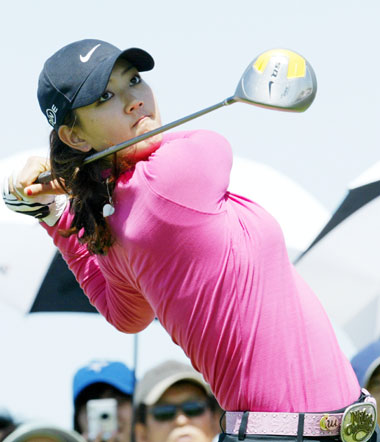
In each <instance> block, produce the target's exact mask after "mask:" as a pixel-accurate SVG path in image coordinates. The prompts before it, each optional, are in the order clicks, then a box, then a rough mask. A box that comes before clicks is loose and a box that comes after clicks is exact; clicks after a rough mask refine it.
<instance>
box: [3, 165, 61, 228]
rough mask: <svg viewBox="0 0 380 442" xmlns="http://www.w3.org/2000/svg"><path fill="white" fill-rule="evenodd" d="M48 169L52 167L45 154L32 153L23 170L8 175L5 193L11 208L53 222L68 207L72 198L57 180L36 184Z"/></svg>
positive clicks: (5, 199) (48, 222) (4, 184)
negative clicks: (39, 155)
mask: <svg viewBox="0 0 380 442" xmlns="http://www.w3.org/2000/svg"><path fill="white" fill-rule="evenodd" d="M46 170H49V163H48V161H47V160H46V159H45V158H41V157H30V158H29V159H28V161H27V163H26V165H25V166H24V167H23V168H22V170H21V171H20V172H18V173H13V174H12V175H11V176H10V177H7V178H5V180H4V183H3V189H2V196H3V200H4V203H5V205H6V206H7V207H8V209H10V210H12V211H14V212H17V213H22V214H24V215H30V216H33V217H34V218H37V219H38V220H40V221H44V222H46V224H48V225H49V226H53V225H54V224H56V222H57V221H58V220H59V218H60V216H61V215H62V213H63V211H64V210H65V207H66V204H67V201H68V199H67V195H65V194H64V191H63V189H62V188H61V186H60V185H59V183H58V182H57V181H51V182H49V183H46V184H34V182H35V180H36V179H37V178H38V176H39V175H40V174H41V173H42V172H45V171H46Z"/></svg>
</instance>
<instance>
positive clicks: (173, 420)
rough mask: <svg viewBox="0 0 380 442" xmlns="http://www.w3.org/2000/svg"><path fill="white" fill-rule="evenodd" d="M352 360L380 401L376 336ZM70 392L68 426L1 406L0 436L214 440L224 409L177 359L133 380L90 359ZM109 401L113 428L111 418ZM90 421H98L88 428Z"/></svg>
mask: <svg viewBox="0 0 380 442" xmlns="http://www.w3.org/2000/svg"><path fill="white" fill-rule="evenodd" d="M351 363H352V367H353V369H354V371H355V373H356V375H357V377H358V380H359V383H360V385H361V387H363V388H366V389H367V390H368V391H369V392H370V393H371V394H372V395H373V396H374V397H375V398H376V399H377V402H378V403H380V340H379V341H375V342H372V343H371V344H370V345H368V346H367V347H365V348H364V349H362V350H361V351H360V352H359V353H358V354H357V355H355V357H354V358H353V359H352V361H351ZM72 397H73V406H74V412H73V424H72V429H63V428H59V427H56V426H54V425H46V424H41V423H39V422H25V423H17V422H15V421H14V420H13V418H12V416H11V415H10V414H9V413H8V411H7V410H6V409H0V441H3V442H53V441H55V442H57V441H62V442H86V441H94V442H102V441H103V440H108V441H110V442H178V441H181V440H187V441H189V442H215V441H216V440H217V438H218V434H219V433H220V432H221V428H222V427H223V415H224V413H223V410H222V409H221V408H220V407H219V405H218V403H217V401H216V399H215V397H214V396H213V394H212V392H211V390H210V387H209V385H208V384H207V383H206V382H205V381H204V379H203V377H202V376H201V375H200V374H199V373H198V372H197V371H195V370H194V369H193V368H192V367H191V366H190V365H187V364H183V363H181V362H178V361H166V362H164V363H161V364H159V365H157V366H155V367H153V368H152V369H150V370H149V371H147V372H146V373H145V375H144V376H143V377H142V379H141V380H139V381H137V382H136V379H135V375H134V372H133V371H132V370H130V369H129V368H128V367H127V366H126V365H125V364H124V363H122V362H120V361H106V360H94V361H91V362H89V364H88V365H86V366H84V367H81V368H80V369H79V370H78V371H77V372H76V373H74V375H73V390H72ZM110 406H111V408H109V407H110ZM112 406H114V407H115V413H114V418H115V420H116V427H115V428H116V429H115V428H112V419H111V420H110V417H111V416H110V415H111V414H112V413H111V410H112ZM102 419H103V421H102ZM379 420H380V418H379V417H378V421H379ZM91 422H95V423H97V424H98V425H99V423H100V424H101V426H100V427H99V426H98V427H97V428H95V429H94V428H91V425H93V424H91ZM110 426H111V427H110Z"/></svg>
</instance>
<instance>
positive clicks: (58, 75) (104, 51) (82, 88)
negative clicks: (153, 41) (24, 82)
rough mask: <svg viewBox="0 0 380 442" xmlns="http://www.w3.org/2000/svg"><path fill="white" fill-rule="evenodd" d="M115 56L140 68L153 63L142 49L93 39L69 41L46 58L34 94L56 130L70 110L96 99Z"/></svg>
mask: <svg viewBox="0 0 380 442" xmlns="http://www.w3.org/2000/svg"><path fill="white" fill-rule="evenodd" d="M119 58H124V59H126V60H128V61H129V62H130V63H132V65H133V66H135V67H136V69H137V70H138V71H141V72H143V71H150V70H151V69H153V67H154V60H153V58H152V57H151V56H150V55H149V54H148V53H147V52H146V51H144V50H142V49H139V48H129V49H126V50H125V51H121V50H120V49H118V48H117V47H116V46H113V45H111V44H110V43H107V42H105V41H102V40H94V39H86V40H80V41H76V42H74V43H70V44H68V45H67V46H64V47H63V48H62V49H60V50H59V51H57V52H56V53H55V54H53V55H52V56H51V57H50V58H48V59H47V60H46V62H45V64H44V67H43V69H42V72H41V74H40V77H39V80H38V91H37V96H38V101H39V104H40V107H41V110H42V113H43V114H44V115H45V116H46V118H47V120H48V122H49V124H50V125H51V126H52V127H53V128H54V129H55V130H56V131H58V129H59V127H60V126H61V125H62V124H63V121H64V119H65V116H66V115H67V113H68V112H69V111H70V110H72V109H76V108H78V107H82V106H87V105H88V104H91V103H94V102H95V101H96V100H98V98H99V97H100V96H101V95H102V94H103V92H104V90H105V88H106V86H107V83H108V80H109V78H110V75H111V72H112V69H113V67H114V65H115V62H116V60H117V59H119Z"/></svg>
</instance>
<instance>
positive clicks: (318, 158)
mask: <svg viewBox="0 0 380 442" xmlns="http://www.w3.org/2000/svg"><path fill="white" fill-rule="evenodd" d="M379 14H380V3H379V2H378V0H356V1H353V0H333V1H331V0H287V1H284V0H272V1H270V2H265V1H258V0H235V1H234V2H231V1H230V0H217V1H216V0H215V1H213V0H209V1H204V0H192V1H191V2H182V1H178V0H163V1H158V0H146V1H144V2H136V1H129V0H123V1H121V0H115V1H113V0H109V1H107V2H105V1H104V0H103V1H99V0H80V1H73V0H66V1H65V2H56V1H51V0H50V1H43V0H34V1H33V2H29V1H27V0H24V1H20V0H13V1H12V2H6V1H3V2H1V5H0V17H2V22H1V27H0V50H1V55H2V56H1V69H0V80H1V84H2V100H3V101H2V106H1V107H0V113H1V118H0V121H1V132H2V142H1V143H0V160H1V159H4V158H6V157H8V156H9V155H13V154H15V153H23V152H25V155H28V152H31V151H33V150H35V149H40V150H41V149H42V150H44V151H45V150H46V152H47V140H48V134H49V131H50V127H49V125H48V124H47V122H46V120H45V118H44V117H43V115H42V113H41V111H40V109H39V106H38V102H37V98H36V87H37V81H38V76H39V73H40V71H41V69H42V66H43V63H44V61H45V60H46V58H48V57H49V56H50V55H52V53H53V52H55V51H56V50H58V49H59V48H60V47H62V46H64V45H66V44H67V43H70V42H72V41H75V40H79V39H83V38H98V39H102V40H106V41H109V42H110V43H113V44H114V45H116V46H118V47H119V48H121V49H126V48H129V47H141V48H143V49H145V50H147V51H148V52H150V53H151V54H152V55H153V57H154V59H155V62H156V67H155V69H154V70H153V71H151V72H148V73H145V74H144V78H145V80H146V81H147V82H148V83H149V84H150V85H151V86H152V88H153V90H154V92H155V94H156V96H157V99H158V103H159V106H160V109H161V116H162V120H163V123H168V122H171V121H173V120H176V119H178V118H181V117H183V116H185V115H188V114H190V113H192V112H195V111H198V110H200V109H203V108H205V107H208V106H210V105H213V104H215V103H218V102H219V101H221V100H223V99H224V98H227V97H229V96H231V95H233V92H234V90H235V88H236V86H237V84H238V81H239V79H240V76H241V75H242V73H243V72H244V70H245V68H246V67H247V66H248V64H249V63H250V62H251V61H252V60H253V59H254V58H255V57H256V56H257V55H258V54H260V53H261V52H263V51H266V50H268V49H272V48H279V47H280V48H287V49H291V50H294V51H296V52H299V53H300V54H302V55H303V56H304V57H305V58H306V59H307V60H308V61H309V62H310V64H311V65H312V66H313V68H314V71H315V73H316V76H317V81H318V92H317V96H316V99H315V101H314V103H313V104H312V106H311V107H310V108H309V109H308V110H307V111H306V112H305V113H302V114H293V113H284V112H276V111H272V110H267V109H262V108H258V107H254V106H249V105H246V104H241V103H236V104H233V105H232V106H229V107H228V108H223V109H219V110H217V111H215V112H213V113H211V114H209V115H207V116H204V117H202V118H199V119H197V120H195V121H193V122H191V123H187V124H186V125H184V126H183V127H182V128H183V129H190V128H207V129H212V130H215V131H217V132H220V133H222V134H223V135H225V136H226V138H227V139H228V140H229V141H230V143H231V145H232V147H233V151H234V152H235V153H236V155H237V156H239V157H243V158H246V159H249V160H254V161H256V162H259V163H262V164H264V165H267V166H270V167H272V168H274V169H275V170H277V171H279V172H281V173H282V174H284V175H286V176H288V177H290V178H291V179H292V180H294V182H295V183H297V184H298V185H300V186H301V187H302V188H303V189H304V190H305V191H307V192H308V193H310V195H311V196H312V197H314V198H316V200H317V201H318V202H319V203H320V204H321V206H323V207H325V208H326V210H328V211H333V210H334V208H335V207H336V206H337V205H338V204H339V202H340V201H341V200H342V199H343V197H344V196H345V194H346V191H347V185H348V183H349V182H351V181H352V180H354V179H355V178H356V177H357V176H358V175H359V174H361V173H362V172H363V171H364V170H366V169H367V168H368V167H370V166H372V165H373V164H374V163H375V162H377V161H378V160H379V152H380V149H379V131H378V126H379V107H378V103H379V98H380V88H379V82H378V73H379V71H380V57H379V46H378V42H379V27H378V17H379ZM265 185H266V186H268V185H270V184H268V183H265ZM295 216H296V215H295ZM17 241H18V242H17ZM15 244H17V247H19V248H20V253H22V243H21V242H20V240H19V238H17V239H16V238H15ZM0 247H1V245H0ZM15 247H16V246H15ZM0 290H1V288H0ZM37 319H38V318H37V317H33V318H27V319H25V318H23V317H20V316H19V315H17V314H16V313H14V312H9V311H8V310H6V309H5V308H3V310H2V312H1V321H2V322H1V324H2V326H1V340H2V343H3V345H2V346H3V349H4V351H2V353H1V354H2V356H1V368H0V386H1V388H0V391H5V386H8V387H9V391H10V392H8V393H7V394H5V395H3V399H1V395H0V399H1V400H0V405H4V406H8V407H9V408H10V410H11V411H12V412H14V413H15V414H18V415H22V416H31V417H33V415H34V414H36V415H38V416H39V417H41V415H42V416H43V414H44V413H45V417H46V418H50V419H55V420H56V422H57V423H60V424H62V425H65V426H67V425H69V424H70V419H69V415H70V412H71V410H70V392H69V391H68V390H69V388H70V386H69V381H68V378H69V373H67V379H66V378H65V381H64V382H63V385H64V387H65V388H66V390H65V392H63V390H57V391H56V395H54V394H52V393H51V392H50V393H49V394H46V389H48V388H50V384H47V383H46V385H42V386H41V385H40V384H39V383H38V382H37V379H38V377H37V373H38V372H40V373H43V375H44V376H45V378H46V373H47V372H49V373H50V374H51V373H54V371H56V372H57V373H58V371H57V367H60V368H61V369H63V368H65V367H66V371H67V372H70V371H72V370H73V368H74V365H75V364H77V365H79V364H80V363H81V362H83V361H84V360H85V359H86V358H88V357H90V355H91V354H92V353H94V348H99V345H98V346H95V344H94V340H95V336H99V335H98V334H96V335H95V333H88V334H85V335H84V334H83V330H82V329H81V326H80V323H81V319H78V318H76V319H67V318H66V317H65V318H64V319H62V328H63V330H64V329H65V327H67V329H71V328H72V329H73V330H75V333H76V334H77V336H80V337H81V338H80V341H79V337H78V348H79V347H81V348H82V353H80V354H81V355H82V357H79V356H78V357H77V359H75V364H74V363H72V364H71V365H70V366H69V365H67V358H68V357H69V356H70V354H71V356H72V358H73V357H74V356H73V353H74V348H73V347H72V348H70V346H69V345H67V346H63V344H62V343H63V342H65V340H64V339H63V338H62V340H59V343H53V344H52V343H51V342H52V341H51V340H49V343H48V344H46V345H43V342H45V341H44V339H47V338H48V337H49V334H51V335H53V333H52V332H51V330H52V327H53V325H52V324H55V326H57V327H58V329H59V330H61V335H59V334H58V335H57V336H62V337H64V336H66V335H65V333H68V330H67V331H64V332H63V331H62V329H61V328H60V327H61V325H59V326H58V325H57V324H58V323H59V324H61V323H60V321H61V319H60V320H58V319H53V320H51V319H49V318H46V317H44V319H40V324H42V322H43V321H46V322H43V324H44V325H43V327H44V328H43V329H44V330H45V334H44V335H41V336H40V335H39V334H38V333H40V330H39V331H38V333H37V332H36V333H37V334H36V335H33V336H35V340H34V341H33V343H31V342H29V341H28V340H26V341H25V340H24V339H23V338H26V337H28V338H30V339H31V336H32V335H31V334H30V328H29V327H32V326H31V325H30V323H31V322H36V321H37ZM94 320H95V319H93V320H92V321H94ZM100 320H101V318H98V319H96V321H100ZM49 321H50V322H49ZM51 321H52V322H51ZM75 321H79V324H78V323H77V322H75ZM11 323H12V325H10V324H11ZM65 324H67V325H66V326H65ZM83 324H85V322H83ZM86 324H87V323H86ZM88 327H90V326H88ZM99 327H100V326H99ZM83 328H84V329H86V330H87V325H83ZM57 333H58V332H57ZM73 333H74V332H73ZM153 335H154V333H153ZM54 336H56V335H54ZM119 338H120V337H118V338H115V341H113V342H115V347H118V348H119V352H117V351H116V350H115V351H114V350H110V349H109V348H108V353H107V345H106V344H105V342H104V338H101V339H102V345H101V347H102V350H101V351H99V352H98V353H99V354H100V353H102V355H104V356H111V357H117V356H120V347H122V346H123V344H122V343H120V341H119V340H118V339H119ZM86 339H87V342H88V344H86ZM99 339H100V338H99ZM110 339H112V340H113V338H110ZM162 339H163V340H164V341H163V342H165V344H162V345H161V347H160V346H158V347H160V348H162V349H163V350H162V352H161V356H162V357H163V356H166V354H167V353H166V352H167V351H169V353H170V352H173V355H175V356H176V357H177V356H178V357H179V358H181V357H182V355H181V354H180V353H177V349H174V347H170V344H168V343H167V342H168V341H167V338H166V337H165V338H164V337H163V338H162ZM116 340H117V344H116ZM90 341H91V343H90ZM95 341H96V340H95ZM25 342H27V344H26V343H25ZM70 342H71V341H70ZM49 346H50V347H49ZM51 346H55V347H57V346H58V347H59V346H61V347H60V348H61V352H60V353H61V354H59V353H57V351H56V349H54V351H53V348H52V347H51ZM125 346H126V347H128V349H130V347H131V343H130V340H129V341H128V344H127V343H126V344H125ZM115 347H112V348H115ZM34 349H35V351H33V350H34ZM167 349H169V350H167ZM75 351H77V349H76V350H75ZM78 351H79V350H78ZM49 352H50V354H51V355H52V357H51V360H50V359H49V360H47V359H46V354H47V353H48V354H49ZM75 354H77V353H75ZM99 354H98V355H99ZM128 354H130V351H129V350H128ZM43 355H44V356H43ZM98 355H94V356H98ZM120 357H121V356H120ZM54 358H55V359H54ZM127 362H128V363H129V362H130V360H129V359H128V361H127ZM46 379H47V378H46ZM56 381H57V382H61V381H60V379H56ZM61 384H62V382H61ZM39 396H41V397H42V400H39V401H38V399H37V397H39ZM42 401H44V402H45V403H44V404H43V405H41V402H42ZM1 402H7V403H3V404H2V403H1ZM37 402H38V403H37ZM62 404H63V407H64V408H63V407H62Z"/></svg>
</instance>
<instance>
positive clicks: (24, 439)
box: [3, 422, 86, 442]
mask: <svg viewBox="0 0 380 442" xmlns="http://www.w3.org/2000/svg"><path fill="white" fill-rule="evenodd" d="M3 442H86V441H85V439H83V437H82V436H81V435H80V434H78V433H77V432H76V431H68V430H66V429H63V428H61V427H57V426H56V425H51V424H47V423H44V422H25V423H23V424H20V425H19V426H17V427H16V429H15V430H14V431H12V432H11V433H10V434H9V435H8V436H7V437H6V438H5V439H4V440H3Z"/></svg>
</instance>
